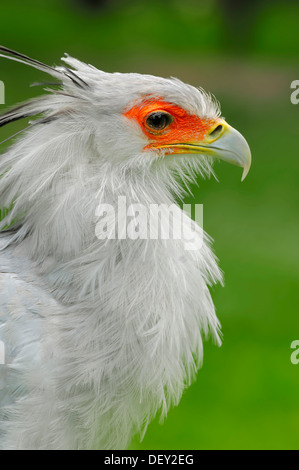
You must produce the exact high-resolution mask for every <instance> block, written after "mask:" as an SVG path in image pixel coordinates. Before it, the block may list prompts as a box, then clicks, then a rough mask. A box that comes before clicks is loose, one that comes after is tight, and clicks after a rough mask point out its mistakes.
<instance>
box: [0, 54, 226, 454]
mask: <svg viewBox="0 0 299 470" xmlns="http://www.w3.org/2000/svg"><path fill="white" fill-rule="evenodd" d="M2 51H3V52H4V53H6V54H7V53H9V52H10V51H9V50H7V49H2ZM2 56H3V55H2ZM12 57H13V59H14V60H17V61H21V62H24V63H28V64H29V65H32V66H34V67H36V68H38V69H40V70H42V71H46V72H47V73H50V74H51V75H53V76H54V77H55V78H57V79H58V80H60V81H61V82H62V83H63V85H62V87H61V88H59V89H58V90H56V91H55V90H51V93H50V94H49V95H47V96H44V97H42V98H40V99H36V100H34V101H32V102H30V103H28V104H25V105H23V106H21V107H19V108H18V109H15V110H12V111H8V112H7V113H6V114H5V115H4V116H3V117H2V118H0V125H1V123H2V125H4V124H7V123H9V122H10V121H12V120H16V119H19V118H22V117H24V116H27V117H28V116H35V115H39V114H41V117H39V118H38V119H37V121H34V122H33V125H32V127H31V128H30V129H28V130H27V132H26V133H24V135H23V136H22V137H21V139H20V140H18V141H16V142H15V143H14V144H13V145H12V147H11V148H9V149H8V151H7V152H6V153H5V154H3V155H2V156H1V161H0V174H2V177H1V180H0V206H1V207H10V206H11V204H12V203H13V209H12V210H11V212H10V214H9V215H8V216H7V217H6V218H5V219H4V221H3V222H2V227H4V226H7V225H11V231H8V232H7V233H4V234H3V235H2V236H1V238H0V242H1V245H2V246H1V248H0V270H1V273H0V282H1V286H2V290H1V293H0V309H1V310H0V312H1V315H0V339H2V341H4V342H5V344H6V345H7V358H6V359H7V360H6V365H5V366H0V407H1V410H2V414H1V415H0V432H1V434H0V436H1V438H0V442H1V445H2V448H17V449H28V448H31V449H32V448H34V449H37V448H39V449H78V448H81V449H82V448H83V449H89V448H106V449H107V448H109V449H111V448H124V447H126V446H127V445H128V444H129V442H130V440H131V437H132V435H133V434H134V433H135V432H139V433H142V432H143V431H144V430H145V429H146V426H147V424H148V422H149V421H150V420H151V419H152V418H153V416H155V414H156V413H157V411H158V410H161V411H162V415H165V414H166V412H167V410H168V408H169V406H170V405H171V404H177V403H178V402H179V400H180V397H181V395H182V393H183V390H184V388H185V387H186V385H188V384H189V383H190V381H191V380H192V379H193V377H194V374H195V372H196V370H197V368H198V367H199V365H200V363H201V360H202V335H203V336H207V335H208V334H209V333H211V334H212V336H213V337H214V339H215V340H216V341H218V342H220V340H219V322H218V320H217V317H216V314H215V309H214V306H213V303H212V300H211V296H210V293H209V289H208V285H210V284H213V283H215V282H217V281H221V273H220V271H219V268H218V266H217V263H216V260H215V258H214V256H213V254H212V252H211V250H210V248H209V241H208V238H207V237H206V236H205V242H204V245H203V247H202V248H201V249H200V250H198V251H192V252H188V251H186V250H185V249H184V246H183V242H184V241H183V240H169V241H168V243H167V244H165V241H161V240H151V241H150V243H148V242H147V241H145V240H138V241H132V240H111V242H110V243H109V244H107V243H104V242H101V241H100V240H98V239H97V238H96V237H95V229H94V226H95V212H96V207H97V205H98V204H99V202H110V203H113V202H115V201H116V200H117V197H118V196H120V195H125V196H126V197H127V200H128V202H136V201H137V202H139V203H143V204H145V205H148V204H149V203H157V204H160V203H161V202H163V203H168V204H172V203H174V202H175V196H174V194H178V195H180V194H181V192H182V189H181V188H180V184H179V183H178V181H177V178H176V175H180V176H181V177H182V179H183V180H185V182H186V184H188V180H190V179H192V178H193V177H194V176H193V175H194V172H196V173H198V172H199V173H201V174H204V173H210V172H211V167H210V163H209V160H208V159H206V158H205V157H204V156H202V157H201V158H200V159H194V158H191V157H190V158H185V157H177V158H176V159H172V160H167V158H165V161H163V159H164V156H163V155H161V153H157V154H156V155H153V153H152V152H151V153H149V154H148V155H147V154H145V153H142V148H143V147H144V143H145V138H144V136H143V135H142V134H141V132H140V130H139V129H137V127H136V126H135V125H133V124H130V125H129V124H128V122H127V121H126V120H125V119H124V117H123V114H122V113H123V111H124V109H125V108H126V106H128V104H129V103H133V102H135V101H136V100H138V99H141V98H142V97H143V96H147V95H148V94H150V95H151V96H155V97H161V96H163V97H165V99H167V100H168V101H170V102H173V103H175V104H177V105H179V106H182V107H184V108H185V109H186V110H188V111H189V112H190V113H195V114H198V115H200V116H203V117H210V118H212V117H216V116H218V115H219V107H218V104H217V103H216V102H215V100H214V99H213V98H211V97H210V96H209V95H207V94H206V93H205V92H203V90H200V89H195V88H193V87H191V86H189V85H185V84H183V83H182V82H180V81H179V80H176V79H162V78H157V77H152V76H141V75H138V74H106V73H104V72H101V71H99V70H97V69H95V68H94V67H92V66H88V65H86V64H83V63H82V62H80V61H78V60H76V59H73V58H70V57H67V58H64V61H65V62H66V63H67V64H68V66H69V67H71V68H64V67H55V68H51V67H48V66H44V65H43V64H41V63H39V62H37V61H32V60H31V59H29V58H27V57H25V56H22V55H16V54H14V53H12ZM194 227H195V229H196V230H197V231H198V233H200V234H201V233H202V229H201V228H200V227H196V224H194ZM4 245H5V247H4Z"/></svg>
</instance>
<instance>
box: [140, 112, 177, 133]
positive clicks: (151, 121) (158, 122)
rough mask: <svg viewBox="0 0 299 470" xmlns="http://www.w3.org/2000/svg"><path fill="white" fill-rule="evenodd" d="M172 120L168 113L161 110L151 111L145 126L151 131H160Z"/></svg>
mask: <svg viewBox="0 0 299 470" xmlns="http://www.w3.org/2000/svg"><path fill="white" fill-rule="evenodd" d="M172 121H173V118H172V116H171V115H170V114H168V113H165V112H163V111H156V112H154V113H151V114H150V115H149V116H148V117H147V118H146V121H145V124H146V126H147V127H148V128H149V129H150V130H153V131H162V130H164V129H166V127H168V126H169V125H170V124H171V123H172Z"/></svg>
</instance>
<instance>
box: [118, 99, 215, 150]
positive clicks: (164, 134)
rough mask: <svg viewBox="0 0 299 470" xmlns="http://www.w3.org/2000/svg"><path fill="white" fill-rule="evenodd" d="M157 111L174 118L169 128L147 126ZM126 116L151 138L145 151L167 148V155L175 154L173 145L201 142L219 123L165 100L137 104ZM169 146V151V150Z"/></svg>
mask: <svg viewBox="0 0 299 470" xmlns="http://www.w3.org/2000/svg"><path fill="white" fill-rule="evenodd" d="M157 111H163V112H167V113H169V114H170V115H171V116H172V118H173V120H172V122H171V123H170V124H169V126H168V127H167V128H166V129H162V130H161V131H156V130H153V129H151V128H149V127H148V126H147V125H146V119H147V117H148V116H149V114H151V113H153V112H157ZM124 116H125V117H127V118H128V119H134V120H135V121H137V122H138V124H139V125H140V127H141V129H142V130H143V132H144V134H145V135H146V136H147V137H148V138H149V140H150V144H148V145H147V146H146V147H145V148H144V150H148V149H152V148H159V147H160V146H161V147H162V148H164V149H165V148H166V151H165V153H166V154H171V153H174V152H175V149H174V148H171V145H173V144H184V143H185V144H187V143H193V142H194V143H195V142H196V143H199V142H201V141H202V140H203V139H204V138H205V137H206V135H207V133H208V132H209V130H210V129H211V128H212V127H214V126H215V123H216V122H217V121H218V119H201V118H200V117H198V116H196V115H192V114H189V113H188V112H187V111H186V110H185V109H183V108H180V107H179V106H176V105H174V104H172V103H168V102H166V101H164V100H163V99H154V98H148V99H146V100H144V101H142V102H138V103H136V105H135V106H133V107H132V108H131V109H129V110H128V111H125V113H124ZM168 145H169V147H170V148H169V149H168V148H167V146H168Z"/></svg>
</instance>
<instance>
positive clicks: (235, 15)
mask: <svg viewBox="0 0 299 470" xmlns="http://www.w3.org/2000/svg"><path fill="white" fill-rule="evenodd" d="M237 4H238V2H234V1H232V0H231V1H227V2H225V1H224V0H223V1H216V0H206V1H203V0H202V1H195V0H184V2H180V1H176V0H172V1H171V0H168V1H166V0H165V1H164V2H158V1H157V0H151V1H145V0H139V1H137V0H127V1H124V0H111V1H108V0H106V2H100V4H99V5H96V1H95V0H94V1H93V2H92V1H91V0H90V1H89V2H88V4H87V2H83V1H81V2H80V1H79V0H78V1H77V2H75V1H73V2H72V1H71V0H61V1H58V0H48V1H41V0H39V1H37V0H27V1H26V2H23V1H21V0H14V2H5V3H4V4H3V3H2V5H1V16H0V21H1V34H0V38H1V40H0V42H1V43H2V44H3V45H6V46H7V47H10V48H13V49H16V50H19V51H21V52H24V53H27V54H28V55H31V56H33V57H34V58H37V59H40V60H42V61H44V62H47V63H50V64H52V63H58V61H59V58H60V57H61V56H62V54H63V53H64V52H66V51H67V52H68V53H69V54H71V55H74V56H75V57H78V58H80V59H82V60H84V61H86V62H89V63H92V64H93V65H95V66H97V67H98V68H102V69H103V70H106V71H110V72H113V71H120V72H132V71H134V72H141V73H151V74H154V75H161V76H177V77H178V78H180V79H182V80H184V81H186V82H189V83H191V84H193V85H196V86H198V85H200V86H203V87H204V88H205V89H207V90H209V91H211V92H213V93H214V94H215V95H216V96H217V98H218V99H219V100H220V102H221V105H222V111H223V115H224V116H225V117H226V119H227V120H228V122H229V123H230V124H232V125H233V126H235V127H237V128H238V130H239V131H240V132H242V133H243V134H244V135H245V137H246V138H247V140H248V142H249V144H250V147H251V150H252V156H253V165H252V169H251V171H250V173H249V175H248V177H247V179H246V180H245V182H244V183H242V184H241V182H240V178H241V170H240V169H238V168H235V167H231V166H229V165H225V164H224V163H217V164H216V166H215V169H216V173H217V177H218V179H219V182H217V181H215V180H210V181H201V182H200V186H199V188H194V194H195V199H196V201H197V202H202V203H203V204H204V227H205V230H206V231H207V232H208V233H209V234H210V235H211V236H212V237H213V238H214V240H215V243H214V248H215V251H216V254H217V256H218V257H219V259H220V265H221V268H222V269H223V270H224V272H225V288H222V287H220V286H217V287H215V288H214V289H213V299H214V301H215V305H216V309H217V313H218V316H219V318H220V320H221V323H222V326H223V334H224V343H223V346H222V347H221V348H220V349H219V348H217V347H216V346H214V345H213V344H211V343H210V342H207V343H205V358H204V365H203V368H202V369H201V371H200V372H199V374H198V378H197V381H196V383H194V384H193V385H192V387H191V388H189V389H188V390H187V391H186V393H185V394H184V396H183V399H182V401H181V403H180V405H179V406H178V407H177V408H174V409H172V410H171V411H170V412H169V415H168V417H167V420H166V421H165V422H164V424H163V425H162V426H161V425H160V424H159V423H158V420H156V421H154V422H153V423H152V424H151V425H150V427H149V430H148V432H147V434H146V436H145V438H144V440H143V442H142V443H140V442H139V441H138V439H137V438H136V439H135V441H134V442H133V444H132V447H131V448H132V449H253V448H254V449H298V447H299V445H298V441H299V439H298V438H299V394H298V389H299V365H298V366H295V365H292V364H291V362H290V354H291V349H290V344H291V342H292V341H293V340H295V339H298V338H299V316H298V305H299V272H298V271H299V270H298V266H299V250H298V240H299V220H298V207H299V191H298V185H299V176H298V175H299V147H298V137H299V132H298V119H299V105H298V106H295V105H292V104H291V102H290V93H291V90H290V84H291V82H292V81H293V80H295V79H299V67H298V52H299V35H298V22H299V4H298V3H296V2H295V1H272V2H270V1H263V2H261V1H260V2H259V1H258V0H256V1H251V2H239V4H242V5H243V6H242V7H241V6H240V5H239V7H238V6H237ZM43 78H46V77H44V76H43V74H42V73H40V72H37V71H34V70H31V69H29V68H26V67H25V66H21V65H19V64H14V63H10V62H6V61H3V60H1V61H0V79H1V80H3V81H4V83H5V85H6V105H9V106H10V105H12V104H14V103H16V102H18V101H23V100H24V99H26V98H29V97H32V96H33V95H36V94H38V93H39V90H37V89H34V88H33V89H31V88H29V87H28V85H29V84H30V83H32V82H34V81H37V80H39V79H41V80H42V79H43ZM4 108H5V106H3V105H1V106H0V110H1V109H4ZM21 125H22V124H21ZM20 128H21V127H20V124H13V125H11V126H10V128H9V129H7V128H4V129H1V134H0V138H1V140H3V139H5V138H6V137H8V136H9V135H10V134H11V133H12V132H13V131H14V130H16V131H17V130H20ZM2 147H3V150H4V148H5V146H2Z"/></svg>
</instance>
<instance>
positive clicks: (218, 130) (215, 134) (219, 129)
mask: <svg viewBox="0 0 299 470" xmlns="http://www.w3.org/2000/svg"><path fill="white" fill-rule="evenodd" d="M222 130H223V126H222V124H219V125H218V126H216V127H215V129H214V130H213V131H212V132H211V133H210V134H209V137H213V138H214V139H215V138H217V137H219V135H220V134H221V132H222Z"/></svg>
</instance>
